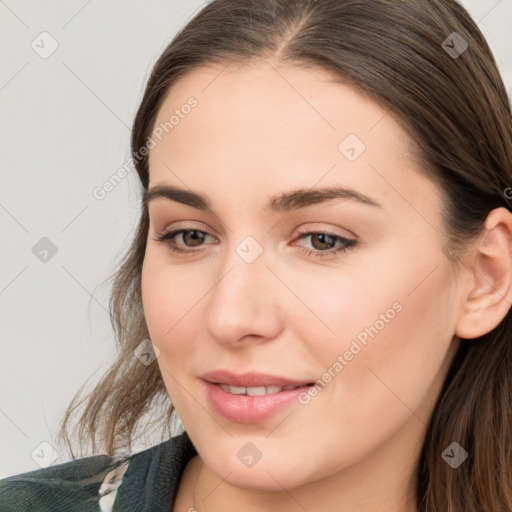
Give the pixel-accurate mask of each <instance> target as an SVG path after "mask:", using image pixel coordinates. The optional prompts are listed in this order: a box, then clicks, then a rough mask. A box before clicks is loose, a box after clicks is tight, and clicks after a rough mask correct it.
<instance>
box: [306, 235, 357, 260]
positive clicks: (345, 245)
mask: <svg viewBox="0 0 512 512" xmlns="http://www.w3.org/2000/svg"><path fill="white" fill-rule="evenodd" d="M305 238H311V242H312V245H313V249H308V248H307V247H302V252H303V253H304V254H305V255H306V256H311V255H314V256H318V257H320V258H325V257H330V256H335V255H337V254H338V253H341V252H346V251H348V250H350V249H353V248H354V247H355V246H356V245H357V242H356V240H352V239H350V238H346V237H344V236H341V235H337V234H335V233H327V232H323V231H320V232H318V231H308V232H306V233H302V234H301V235H300V236H299V240H302V239H305ZM336 242H339V243H340V245H338V246H336V245H335V244H336ZM333 244H334V245H333ZM315 246H316V247H315ZM326 246H327V247H326ZM323 249H326V250H323Z"/></svg>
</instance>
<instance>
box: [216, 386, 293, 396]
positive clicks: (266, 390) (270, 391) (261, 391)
mask: <svg viewBox="0 0 512 512" xmlns="http://www.w3.org/2000/svg"><path fill="white" fill-rule="evenodd" d="M219 387H220V388H221V389H222V390H224V391H225V392H226V393H231V394H232V395H249V396H263V395H275V394H276V393H279V392H280V391H288V390H290V389H296V388H298V387H300V386H255V387H249V388H245V387H241V386H229V385H228V384H219Z"/></svg>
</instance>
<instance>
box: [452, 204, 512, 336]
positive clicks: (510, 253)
mask: <svg viewBox="0 0 512 512" xmlns="http://www.w3.org/2000/svg"><path fill="white" fill-rule="evenodd" d="M511 241H512V213H511V212H510V211H509V210H507V209H506V208H503V207H500V208H496V209H494V210H492V211H491V212H490V213H489V215H488V216H487V219H486V220H485V223H484V229H483V232H482V234H481V236H480V237H479V238H478V240H477V241H476V242H475V243H474V246H473V248H472V250H471V251H470V253H469V254H470V255H469V256H468V260H467V262H466V263H467V272H469V273H470V277H471V279H469V280H468V282H469V283H471V286H470V287H469V289H468V290H465V291H464V293H465V294H466V295H465V297H463V299H464V304H463V305H462V312H461V314H460V317H459V319H458V321H457V325H456V330H455V334H456V335H457V336H458V337H459V338H466V339H472V338H478V337H479V336H483V335H484V334H487V333H488V332H490V331H492V330H493V329H494V328H495V327H497V326H498V325H499V324H500V322H501V321H502V320H503V319H504V318H505V316H506V314H507V313H508V311H509V309H510V307H511V305H512V246H511Z"/></svg>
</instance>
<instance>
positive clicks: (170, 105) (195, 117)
mask: <svg viewBox="0 0 512 512" xmlns="http://www.w3.org/2000/svg"><path fill="white" fill-rule="evenodd" d="M191 98H193V100H194V101H195V106H194V107H193V108H189V107H188V106H187V104H192V103H191V102H190V99H191ZM173 116H174V117H173ZM172 118H173V119H172ZM171 119H172V122H170V120H171ZM166 123H167V124H166ZM159 127H160V132H161V133H160V140H157V138H155V137H153V139H154V141H155V142H156V146H155V147H154V148H153V149H151V151H150V156H149V168H150V183H151V184H156V183H174V184H177V185H178V184H179V185H183V183H179V181H180V179H182V180H184V181H185V185H187V186H190V187H191V188H194V189H198V188H199V189H201V190H208V189H210V190H211V189H219V190H224V191H226V189H227V188H231V189H237V190H242V189H244V188H245V189H248V190H249V189H252V191H253V193H254V192H256V191H257V190H258V188H261V187H265V188H269V187H270V188H272V189H275V190H280V189H282V190H286V189H289V188H290V187H292V186H294V187H305V186H309V187H313V186H315V184H316V183H319V182H320V181H321V182H322V183H321V184H322V185H333V184H339V185H347V186H351V187H353V188H359V189H363V190H364V191H366V192H368V193H369V194H373V195H374V197H381V196H386V195H390V194H392V190H393V187H390V185H389V184H386V176H387V177H388V178H390V179H391V178H392V180H395V181H398V182H400V183H401V186H402V192H403V193H404V194H405V195H409V196H411V197H412V196H413V195H414V193H415V190H417V187H418V186H425V178H424V177H423V176H422V175H420V174H419V173H418V172H412V171H413V169H414V162H413V158H412V153H411V151H410V150H411V147H412V141H411V139H410V138H409V137H408V135H407V133H406V132H405V131H404V130H403V129H402V128H401V126H400V125H399V124H398V122H396V121H395V119H394V118H393V117H392V115H391V114H390V113H389V112H388V110H387V109H385V108H383V107H381V106H380V105H378V104H376V103H375V102H373V101H371V100H369V99H368V98H367V97H365V96H364V95H363V94H361V93H360V92H358V91H357V90H356V89H354V88H353V87H351V86H349V85H347V84H344V83H340V82H339V81H337V80H336V77H335V76H333V75H332V74H331V73H330V72H328V71H326V70H323V69H319V68H302V67H296V66H290V65H282V64H280V65H277V64H275V63H271V62H269V61H257V62H251V63H250V64H244V65H241V66H240V65H234V64H231V65H228V66H226V65H215V66H208V67H206V66H205V67H201V68H198V69H196V70H193V71H191V72H189V73H188V74H187V75H185V76H184V77H182V78H181V79H180V80H178V81H177V82H176V83H175V84H174V85H173V86H172V87H171V89H170V90H169V92H168V94H167V96H166V98H165V101H164V102H163V104H162V106H161V108H160V110H159V112H158V115H157V118H156V121H155V124H154V127H153V129H154V130H156V129H158V128H159ZM170 171H172V172H170ZM420 182H421V183H420ZM424 190H426V189H425V187H424ZM394 193H395V195H396V191H395V192H394Z"/></svg>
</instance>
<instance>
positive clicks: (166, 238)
mask: <svg viewBox="0 0 512 512" xmlns="http://www.w3.org/2000/svg"><path fill="white" fill-rule="evenodd" d="M191 231H195V232H197V233H202V234H205V235H209V236H213V235H211V234H210V233H208V232H207V231H202V230H200V229H193V228H189V229H186V228H185V229H177V230H174V231H170V232H168V233H163V234H161V235H159V236H157V237H156V238H154V239H153V240H155V241H156V242H165V243H166V245H167V246H168V248H169V250H170V251H171V252H174V253H180V254H183V255H184V254H189V253H192V252H200V251H201V249H182V248H181V247H178V246H177V245H176V243H175V242H173V241H172V240H171V239H172V238H174V237H175V236H176V235H179V234H181V233H187V232H191ZM310 235H325V236H328V237H331V238H333V239H334V241H340V242H342V243H343V244H344V245H341V246H339V247H336V248H331V249H327V250H325V251H319V250H318V249H308V248H306V247H302V252H303V253H304V254H306V256H311V255H314V256H317V257H319V258H325V257H326V256H327V257H330V256H336V255H337V254H339V253H344V252H347V251H349V250H352V249H354V247H355V246H356V245H357V242H356V241H355V240H351V239H349V238H345V237H343V236H340V235H336V234H334V233H329V232H326V231H307V232H304V233H300V236H299V239H302V238H307V237H308V236H310Z"/></svg>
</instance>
